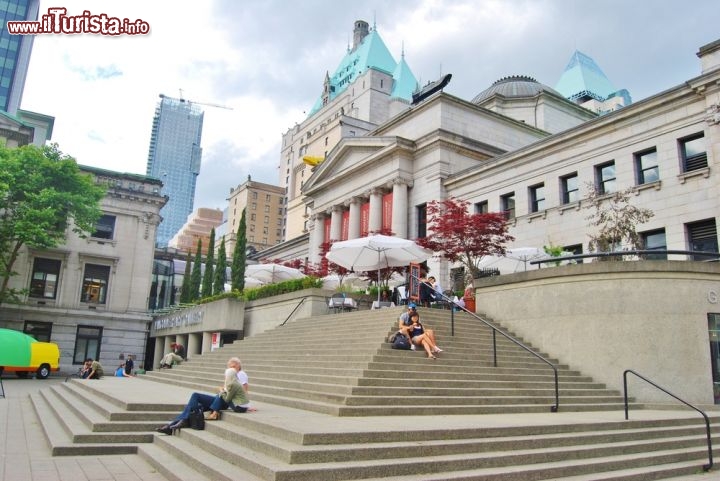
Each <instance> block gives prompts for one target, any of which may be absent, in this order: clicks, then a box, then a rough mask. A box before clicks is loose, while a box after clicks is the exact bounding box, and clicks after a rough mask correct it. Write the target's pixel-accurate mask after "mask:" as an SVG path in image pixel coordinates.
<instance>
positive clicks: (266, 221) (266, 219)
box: [264, 215, 270, 224]
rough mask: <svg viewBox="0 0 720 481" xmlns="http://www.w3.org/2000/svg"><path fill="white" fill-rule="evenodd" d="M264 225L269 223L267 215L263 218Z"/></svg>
mask: <svg viewBox="0 0 720 481" xmlns="http://www.w3.org/2000/svg"><path fill="white" fill-rule="evenodd" d="M264 223H265V224H269V223H270V217H269V216H267V215H266V216H265V222H264Z"/></svg>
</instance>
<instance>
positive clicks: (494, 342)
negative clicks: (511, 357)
mask: <svg viewBox="0 0 720 481" xmlns="http://www.w3.org/2000/svg"><path fill="white" fill-rule="evenodd" d="M495 332H496V331H495V329H493V366H494V367H497V334H495Z"/></svg>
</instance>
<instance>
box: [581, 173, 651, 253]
mask: <svg viewBox="0 0 720 481" xmlns="http://www.w3.org/2000/svg"><path fill="white" fill-rule="evenodd" d="M588 190H589V193H588V201H589V203H588V205H587V208H588V209H592V210H593V212H592V213H591V214H590V215H589V216H588V217H587V220H589V221H590V226H591V227H597V228H598V231H597V232H596V233H594V234H590V235H589V237H590V241H589V242H588V250H590V251H591V252H614V251H618V250H620V249H623V248H627V249H637V250H640V249H643V248H644V247H645V246H644V243H643V239H642V236H641V235H640V234H639V233H638V232H637V226H638V225H640V224H643V223H645V222H647V221H648V220H650V218H651V217H653V215H655V214H654V213H653V211H651V210H650V209H643V208H640V207H636V206H634V205H632V204H630V196H631V194H633V192H634V191H633V188H632V187H630V188H628V189H625V190H623V191H619V192H615V193H613V194H610V195H606V194H601V193H600V192H598V190H597V189H596V188H595V186H594V185H592V184H589V185H588ZM615 260H622V259H621V258H619V257H618V258H615Z"/></svg>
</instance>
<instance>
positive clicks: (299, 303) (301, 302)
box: [278, 296, 309, 327]
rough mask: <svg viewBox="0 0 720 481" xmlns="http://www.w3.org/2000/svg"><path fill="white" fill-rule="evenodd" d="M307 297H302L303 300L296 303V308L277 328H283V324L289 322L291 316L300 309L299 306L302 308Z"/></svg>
mask: <svg viewBox="0 0 720 481" xmlns="http://www.w3.org/2000/svg"><path fill="white" fill-rule="evenodd" d="M308 297H309V296H303V298H302V299H300V302H298V304H297V306H295V308H294V309H293V310H292V311H291V312H290V314H288V316H287V317H286V318H285V320H284V321H283V322H282V324H280V325H279V326H278V327H282V326H284V325H285V323H287V322H288V321H289V320H290V318H291V317H292V316H293V314H295V312H296V311H297V310H298V309H300V306H302V304H303V302H305V299H307V298H308Z"/></svg>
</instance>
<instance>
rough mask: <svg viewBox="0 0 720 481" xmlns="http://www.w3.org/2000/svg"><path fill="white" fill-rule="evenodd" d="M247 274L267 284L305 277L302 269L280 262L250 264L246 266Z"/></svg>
mask: <svg viewBox="0 0 720 481" xmlns="http://www.w3.org/2000/svg"><path fill="white" fill-rule="evenodd" d="M245 275H246V276H247V277H252V278H255V279H257V280H259V281H260V282H264V283H266V284H272V283H274V282H280V281H288V280H290V279H302V278H303V277H305V274H303V273H302V272H301V271H300V270H298V269H295V268H292V267H286V266H283V265H280V264H250V265H248V266H245Z"/></svg>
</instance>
